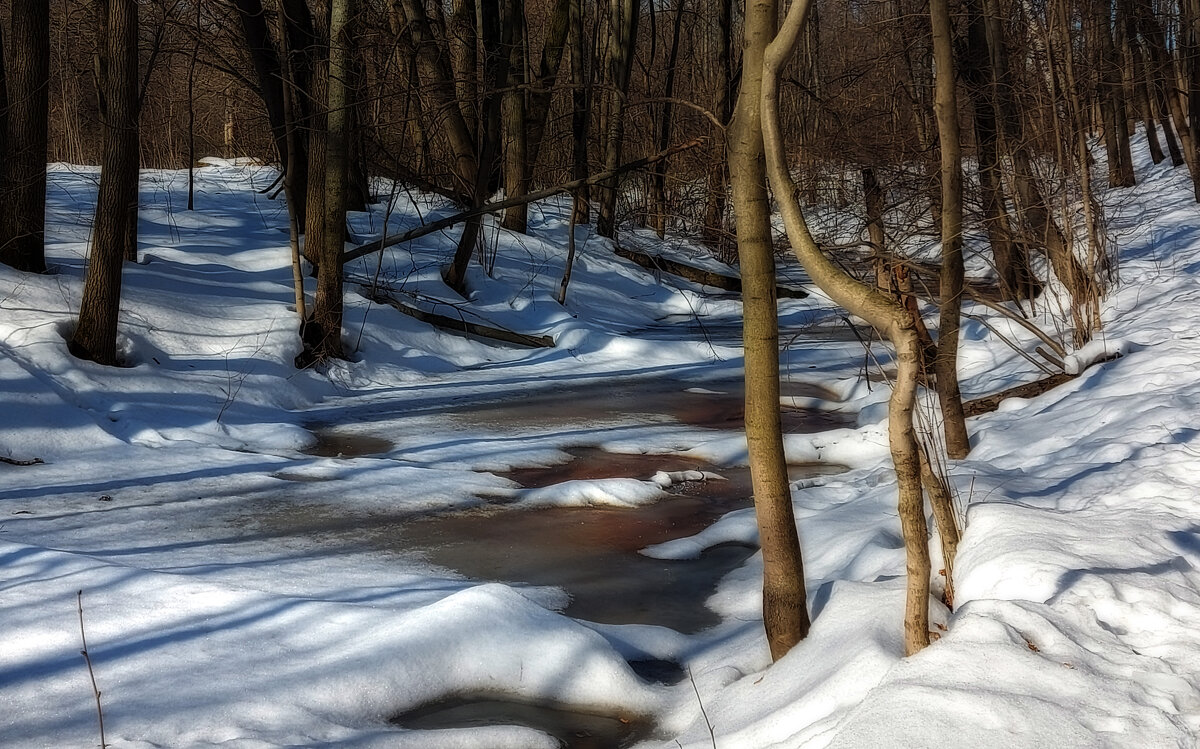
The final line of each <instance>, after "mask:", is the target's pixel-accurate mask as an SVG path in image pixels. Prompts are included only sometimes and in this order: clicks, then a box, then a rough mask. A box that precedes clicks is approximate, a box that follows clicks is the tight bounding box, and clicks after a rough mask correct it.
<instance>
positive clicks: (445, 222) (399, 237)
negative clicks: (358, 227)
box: [342, 138, 705, 264]
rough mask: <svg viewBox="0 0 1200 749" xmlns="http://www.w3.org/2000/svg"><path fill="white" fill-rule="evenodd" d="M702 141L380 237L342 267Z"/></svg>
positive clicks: (354, 251) (350, 253) (352, 252)
mask: <svg viewBox="0 0 1200 749" xmlns="http://www.w3.org/2000/svg"><path fill="white" fill-rule="evenodd" d="M704 141H705V138H693V139H692V140H689V141H688V142H687V143H683V144H680V145H678V146H674V147H672V148H668V149H667V150H665V151H662V152H660V153H656V154H654V155H653V156H647V157H646V158H644V159H638V160H636V161H631V162H629V163H628V164H622V165H621V166H619V167H617V168H616V169H610V170H609V171H607V172H601V173H600V174H597V175H594V176H591V177H588V178H586V179H577V180H574V181H572V182H564V183H563V184H561V185H555V186H554V187H547V188H546V189H544V190H538V191H537V192H530V193H526V194H524V195H518V196H516V197H512V198H505V199H504V200H498V201H496V202H494V203H485V204H484V205H481V206H478V207H476V208H471V209H469V210H466V211H462V212H461V213H456V214H454V215H453V216H447V217H446V218H441V219H438V220H437V221H433V222H430V223H428V224H424V225H422V226H418V227H416V228H413V229H409V230H408V231H406V232H403V233H401V234H396V235H393V236H390V237H386V236H385V237H381V238H380V239H377V240H375V241H374V242H367V243H366V244H361V245H358V246H357V247H353V248H351V249H349V250H347V251H346V252H344V253H342V264H345V263H348V262H350V261H352V260H357V259H359V258H360V257H365V256H367V255H370V254H371V253H373V252H379V251H380V250H383V249H386V248H388V247H392V246H394V245H398V244H402V243H404V242H411V241H412V240H414V239H419V238H421V237H424V236H426V235H428V234H433V233H434V232H438V231H441V230H442V229H448V228H450V227H451V226H454V225H455V224H459V223H462V222H463V221H466V220H467V219H471V218H475V217H476V216H482V215H483V214H485V213H493V212H495V211H500V210H504V209H505V208H511V207H513V206H517V205H525V204H526V203H532V202H534V201H537V200H542V199H543V198H548V197H550V196H552V195H558V194H559V193H563V192H572V191H574V190H578V189H579V188H581V187H586V186H588V185H594V184H597V183H599V182H603V181H605V180H607V179H612V178H613V177H616V176H618V175H621V174H624V173H625V172H632V171H634V170H636V169H641V168H642V167H644V166H648V165H650V164H653V163H655V162H657V161H662V160H663V159H666V158H669V157H671V156H674V155H675V154H677V153H680V152H682V151H690V150H691V149H693V148H696V147H697V146H699V145H700V144H701V143H703V142H704Z"/></svg>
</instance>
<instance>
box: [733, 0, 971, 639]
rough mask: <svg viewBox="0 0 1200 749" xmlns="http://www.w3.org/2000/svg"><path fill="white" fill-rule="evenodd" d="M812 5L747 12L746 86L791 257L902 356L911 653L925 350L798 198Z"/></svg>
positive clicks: (920, 533) (893, 304)
mask: <svg viewBox="0 0 1200 749" xmlns="http://www.w3.org/2000/svg"><path fill="white" fill-rule="evenodd" d="M810 5H811V2H810V0H797V1H796V2H794V3H793V4H792V5H791V7H790V8H789V9H788V11H787V15H786V17H785V20H784V21H783V24H782V26H781V27H780V28H779V31H778V33H777V34H776V33H775V18H776V14H777V6H776V2H775V0H757V2H755V3H753V5H752V6H748V8H747V15H746V34H747V39H748V40H750V39H755V40H763V41H760V42H755V43H762V44H765V51H764V52H763V54H762V56H761V58H760V59H761V63H760V65H761V73H760V72H758V71H753V70H752V67H751V66H752V65H754V64H755V63H756V62H758V61H757V60H751V58H750V57H749V55H747V57H746V61H745V63H744V72H743V80H745V78H746V76H752V77H758V76H760V75H761V81H762V83H761V90H760V99H759V102H758V103H759V107H760V110H761V116H762V122H761V129H760V131H759V133H758V134H757V137H758V139H759V142H760V143H761V144H762V147H763V149H764V152H765V156H766V166H767V175H768V177H769V179H770V184H771V190H772V193H773V194H774V196H775V199H776V200H777V201H778V202H779V209H780V213H781V214H782V217H783V222H784V226H785V228H786V230H787V235H788V239H789V241H790V243H791V246H792V250H793V252H794V253H795V254H796V257H797V258H798V259H799V260H800V263H801V264H802V265H803V266H804V268H805V270H806V271H807V272H808V274H809V276H810V277H811V278H812V280H813V282H814V283H815V284H816V285H817V286H818V287H820V288H821V290H822V291H823V292H824V293H825V294H827V295H828V296H829V298H830V299H832V300H833V301H834V302H835V303H836V304H838V305H840V306H841V307H843V308H845V309H846V310H847V311H849V312H851V313H852V314H855V315H857V316H859V317H861V318H863V319H865V320H866V321H867V322H868V323H870V324H871V325H872V326H873V327H875V328H876V329H877V330H879V331H882V332H884V333H885V334H886V336H887V338H888V339H889V340H890V341H891V344H892V346H893V347H894V349H895V352H896V370H897V371H896V378H895V382H894V384H893V387H892V395H891V398H890V400H889V402H888V442H889V448H890V451H891V456H892V463H893V465H894V467H895V470H896V481H897V486H898V493H899V503H898V504H899V514H900V523H901V526H902V530H903V534H904V541H905V554H906V558H907V561H906V571H907V577H908V589H907V601H906V605H905V616H904V649H905V653H907V654H910V655H911V654H913V653H915V652H917V651H919V650H921V649H922V648H924V647H925V646H926V645H928V644H929V608H928V607H929V582H930V581H929V577H930V560H929V545H928V537H927V536H928V527H927V522H926V519H925V507H924V497H923V494H922V487H921V483H922V482H921V451H920V447H919V444H918V441H917V436H916V429H915V426H914V422H913V411H914V407H915V404H916V398H917V392H918V378H919V376H920V370H921V362H922V352H921V345H920V339H919V337H918V334H917V328H916V321H915V320H914V318H913V316H912V314H911V313H910V312H909V310H908V309H907V308H905V306H904V305H903V304H902V303H901V302H899V301H897V300H895V299H892V298H889V297H888V296H886V295H884V294H882V293H880V292H879V291H877V290H876V289H874V288H872V287H871V286H868V285H867V284H865V283H862V282H861V281H858V280H857V279H855V278H853V277H852V276H850V275H849V274H847V273H846V272H845V271H844V270H842V269H841V268H839V267H838V266H837V265H835V264H834V263H833V262H832V261H831V260H830V259H829V258H828V257H826V256H825V255H824V254H823V253H822V252H821V250H820V249H819V248H818V247H817V243H816V241H815V240H814V239H813V236H812V233H811V232H810V231H809V228H808V224H807V222H806V221H805V218H804V214H803V212H802V211H801V209H800V204H799V201H798V200H797V198H796V190H797V188H796V184H795V182H794V181H793V179H792V175H791V173H790V172H789V170H788V162H787V158H786V155H785V149H784V139H783V133H782V130H781V125H780V112H779V83H780V74H781V71H782V69H783V67H784V65H785V63H786V62H787V61H788V60H789V59H790V58H791V57H792V56H793V54H794V52H795V49H796V45H797V43H798V41H799V39H800V35H801V33H802V32H803V29H804V24H805V20H806V16H807V13H808V11H809V8H810ZM751 7H752V8H753V12H751ZM749 49H750V43H749V42H748V46H747V50H749ZM743 85H744V84H743ZM751 137H753V136H751ZM739 221H740V216H739ZM747 358H748V357H747ZM939 497H940V498H941V499H943V500H944V499H945V495H940V494H939V495H937V496H931V500H938V499H939ZM938 514H939V517H942V516H943V515H942V513H941V512H939V513H938ZM946 516H950V513H946Z"/></svg>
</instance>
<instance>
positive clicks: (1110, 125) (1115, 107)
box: [1094, 2, 1137, 187]
mask: <svg viewBox="0 0 1200 749" xmlns="http://www.w3.org/2000/svg"><path fill="white" fill-rule="evenodd" d="M1094 8H1095V24H1094V25H1095V28H1096V33H1097V36H1098V38H1099V40H1100V89H1101V97H1100V107H1101V110H1102V111H1103V115H1104V144H1105V150H1106V151H1107V153H1108V184H1109V185H1110V186H1111V187H1132V186H1133V185H1134V184H1135V183H1136V181H1137V180H1136V179H1135V177H1134V173H1133V156H1132V155H1131V153H1130V150H1129V112H1128V106H1127V104H1126V101H1125V84H1124V81H1123V80H1122V75H1121V63H1120V60H1119V59H1118V58H1117V47H1116V44H1115V42H1114V41H1113V32H1112V20H1113V18H1112V5H1111V3H1108V2H1105V3H1095V4H1094Z"/></svg>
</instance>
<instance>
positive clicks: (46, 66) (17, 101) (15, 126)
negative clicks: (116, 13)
mask: <svg viewBox="0 0 1200 749" xmlns="http://www.w3.org/2000/svg"><path fill="white" fill-rule="evenodd" d="M0 52H7V53H8V59H9V63H10V64H9V65H8V66H7V69H6V70H5V79H4V85H5V87H6V88H7V107H6V108H7V110H8V112H7V117H6V118H5V120H6V122H5V123H0V125H3V126H5V127H6V128H7V133H6V137H5V138H4V144H3V145H4V147H3V149H2V150H0V154H2V155H3V161H4V164H3V171H2V174H3V184H2V188H0V190H2V191H0V263H4V264H5V265H11V266H12V267H14V268H16V269H18V270H23V271H29V272H33V273H42V272H44V271H45V270H46V252H45V223H46V140H47V123H48V116H49V97H48V91H49V88H50V4H49V2H48V0H13V4H12V35H11V36H10V37H9V39H8V49H7V50H0Z"/></svg>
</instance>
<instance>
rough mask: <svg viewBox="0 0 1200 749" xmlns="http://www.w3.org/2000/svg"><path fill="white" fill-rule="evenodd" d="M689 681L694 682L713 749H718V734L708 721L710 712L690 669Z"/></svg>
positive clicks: (697, 700) (694, 688)
mask: <svg viewBox="0 0 1200 749" xmlns="http://www.w3.org/2000/svg"><path fill="white" fill-rule="evenodd" d="M688 681H690V682H692V691H693V692H695V693H696V702H697V703H698V704H699V705H700V714H701V715H702V716H704V725H706V726H708V738H709V739H711V740H712V745H713V749H717V734H716V732H715V731H714V730H713V724H712V721H710V720H709V719H708V711H707V710H705V709H704V700H702V699H700V688H699V687H697V686H696V677H694V676H692V669H691V668H688Z"/></svg>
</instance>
